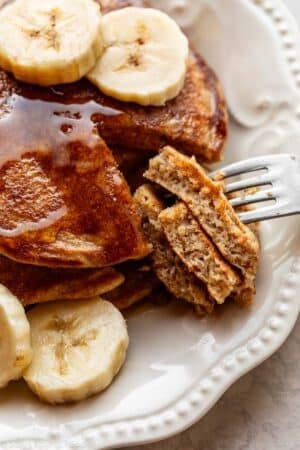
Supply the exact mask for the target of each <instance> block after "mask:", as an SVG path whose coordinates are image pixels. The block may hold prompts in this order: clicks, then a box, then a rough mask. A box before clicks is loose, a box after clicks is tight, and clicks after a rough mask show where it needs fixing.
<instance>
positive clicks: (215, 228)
mask: <svg viewBox="0 0 300 450" xmlns="http://www.w3.org/2000/svg"><path fill="white" fill-rule="evenodd" d="M144 176H145V177H146V178H147V179H149V180H151V181H153V182H155V183H157V184H159V185H160V186H162V187H164V188H165V189H167V190H168V191H170V192H172V193H173V194H174V195H176V196H177V197H178V198H179V199H180V200H183V201H184V203H186V205H187V206H188V208H189V209H190V211H191V212H192V214H193V216H194V217H195V219H196V220H197V221H198V222H199V223H200V225H201V226H202V227H203V229H204V231H205V232H206V233H207V235H208V236H210V238H211V239H212V241H213V242H214V244H215V245H216V246H217V247H218V249H219V251H220V253H221V254H222V255H223V256H224V257H225V258H226V259H227V260H228V261H229V262H230V263H231V264H232V265H233V266H235V267H238V268H239V269H240V270H241V271H242V273H243V274H254V273H256V269H257V264H258V256H259V244H258V241H257V239H256V237H255V235H254V234H253V233H252V231H251V230H250V229H249V228H248V227H247V226H246V225H244V224H243V223H242V222H241V221H240V220H239V218H238V216H237V215H236V213H235V212H234V209H233V208H232V206H231V205H230V203H229V201H228V200H227V198H226V196H225V194H224V193H223V189H222V187H221V186H220V185H219V184H218V183H215V182H214V181H212V180H211V179H210V178H209V177H208V176H207V174H206V173H205V171H204V169H203V168H202V167H201V166H200V165H199V164H198V163H197V162H196V160H195V159H194V158H188V157H187V156H184V155H182V154H181V153H179V152H177V151H176V150H175V149H173V148H171V147H165V148H164V149H163V150H162V152H161V153H160V154H159V155H157V156H155V157H154V158H152V159H151V160H150V163H149V169H148V170H147V171H146V172H145V174H144Z"/></svg>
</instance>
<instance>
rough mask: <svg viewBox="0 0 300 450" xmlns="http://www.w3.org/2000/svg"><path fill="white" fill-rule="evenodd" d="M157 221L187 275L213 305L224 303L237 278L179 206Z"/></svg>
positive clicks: (185, 207) (191, 216) (184, 209)
mask: <svg viewBox="0 0 300 450" xmlns="http://www.w3.org/2000/svg"><path fill="white" fill-rule="evenodd" d="M159 220H160V222H161V224H162V227H163V230H164V232H165V235H166V236H167V239H168V241H169V243H170V245H171V247H172V249H173V250H174V252H175V253H176V254H177V255H178V256H179V258H180V259H181V260H182V262H183V263H184V264H185V265H186V267H187V268H188V270H189V271H190V272H193V273H194V274H195V275H196V276H197V277H198V278H199V280H201V281H202V282H203V283H205V284H206V286H207V290H208V292H209V294H210V295H211V296H212V297H213V298H214V299H215V300H216V302H217V303H224V301H225V299H226V297H228V296H229V295H230V294H231V292H232V291H233V289H234V287H235V285H236V284H237V283H239V281H240V277H239V276H238V274H237V273H236V272H235V271H234V270H233V269H232V268H231V267H230V265H229V264H228V263H227V262H226V261H225V260H224V259H223V257H222V256H221V254H220V253H219V251H218V250H217V249H216V248H215V246H214V244H213V243H212V241H211V240H210V239H209V238H208V237H207V235H206V234H205V233H204V231H203V230H202V228H201V227H200V225H199V223H198V222H197V221H196V220H195V219H194V217H193V215H192V214H191V212H190V211H189V209H188V208H187V206H186V205H185V204H184V203H183V202H179V203H177V204H175V205H174V206H172V207H170V208H167V209H164V210H163V211H162V212H161V213H160V215H159Z"/></svg>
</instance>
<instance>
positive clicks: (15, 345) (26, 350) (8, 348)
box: [0, 285, 32, 387]
mask: <svg viewBox="0 0 300 450" xmlns="http://www.w3.org/2000/svg"><path fill="white" fill-rule="evenodd" d="M31 358H32V349H31V344H30V328H29V323H28V320H27V318H26V315H25V311H24V308H23V306H22V305H21V303H20V302H19V300H18V299H17V298H16V297H15V296H14V295H13V294H11V292H10V291H9V290H8V289H6V288H5V287H4V286H3V285H0V387H4V386H6V384H7V383H8V382H9V381H11V380H17V379H18V378H21V376H22V373H23V371H24V369H25V368H26V367H27V366H28V365H29V364H30V361H31Z"/></svg>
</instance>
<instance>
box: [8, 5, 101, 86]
mask: <svg viewBox="0 0 300 450" xmlns="http://www.w3.org/2000/svg"><path fill="white" fill-rule="evenodd" d="M101 52H102V35H101V13H100V7H99V4H98V3H96V2H95V1H94V0H46V1H43V0H15V1H13V2H9V3H7V4H6V5H5V6H3V7H2V8H1V9H0V66H1V67H2V68H3V69H5V70H7V71H9V72H12V73H13V74H14V76H15V77H16V78H17V79H19V80H22V81H26V82H28V83H33V84H39V85H42V86H49V85H53V84H58V83H70V82H72V81H76V80H79V79H80V78H81V77H83V76H84V75H85V74H86V73H87V72H88V71H90V70H91V69H92V67H93V66H94V65H95V63H96V61H97V58H98V57H99V56H100V54H101Z"/></svg>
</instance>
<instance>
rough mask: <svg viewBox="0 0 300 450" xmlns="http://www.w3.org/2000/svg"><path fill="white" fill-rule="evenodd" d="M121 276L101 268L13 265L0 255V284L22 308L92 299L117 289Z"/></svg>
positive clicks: (121, 281) (115, 271)
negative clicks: (52, 302) (54, 301)
mask: <svg viewBox="0 0 300 450" xmlns="http://www.w3.org/2000/svg"><path fill="white" fill-rule="evenodd" d="M123 282H124V276H123V275H122V274H121V273H119V272H118V271H117V270H115V269H114V268H112V267H105V268H103V269H80V270H79V269H50V268H48V267H37V266H31V265H29V264H19V263H16V262H14V261H12V260H10V259H8V258H6V257H5V256H0V283H1V284H3V285H4V286H6V287H7V288H8V289H9V290H10V291H11V292H12V293H13V294H14V295H15V296H16V297H17V298H18V299H19V300H20V301H21V302H22V303H23V305H24V306H27V305H31V304H34V303H42V302H48V301H52V300H72V299H73V300H75V299H80V298H91V297H95V296H97V295H101V294H104V293H106V292H108V291H111V290H113V289H115V288H117V287H118V286H119V285H121V284H122V283H123Z"/></svg>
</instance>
